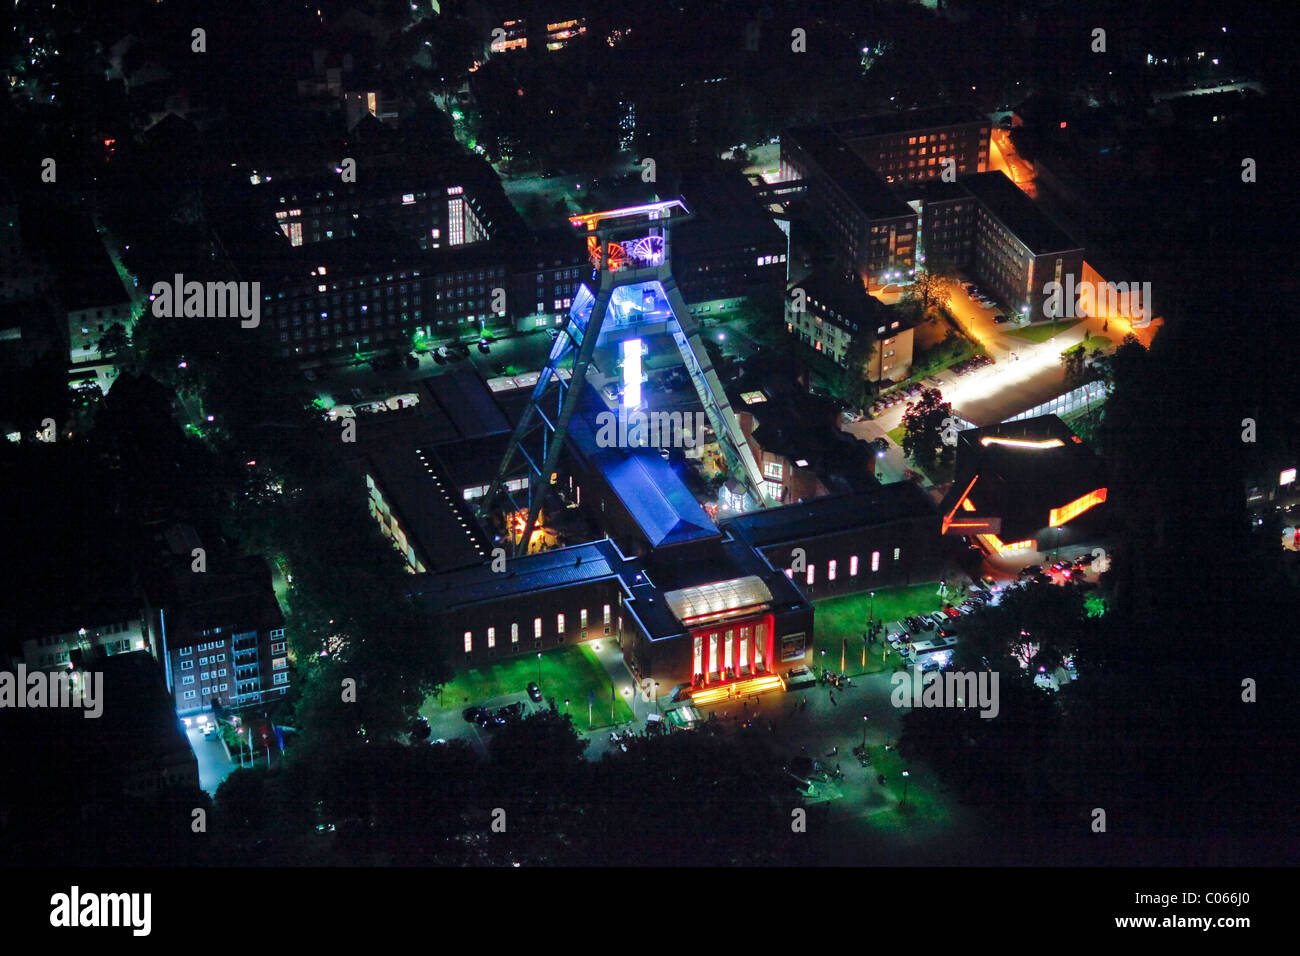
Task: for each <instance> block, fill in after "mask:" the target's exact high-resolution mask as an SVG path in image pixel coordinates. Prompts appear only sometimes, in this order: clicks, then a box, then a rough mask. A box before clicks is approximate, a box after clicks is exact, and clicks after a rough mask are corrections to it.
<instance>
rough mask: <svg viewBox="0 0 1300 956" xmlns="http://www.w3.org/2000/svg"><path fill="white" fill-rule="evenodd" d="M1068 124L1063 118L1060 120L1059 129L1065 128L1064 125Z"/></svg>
mask: <svg viewBox="0 0 1300 956" xmlns="http://www.w3.org/2000/svg"><path fill="white" fill-rule="evenodd" d="M1069 125H1070V124H1069V123H1067V122H1066V121H1065V120H1061V129H1065V127H1067V126H1069Z"/></svg>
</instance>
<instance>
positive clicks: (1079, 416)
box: [1061, 398, 1106, 429]
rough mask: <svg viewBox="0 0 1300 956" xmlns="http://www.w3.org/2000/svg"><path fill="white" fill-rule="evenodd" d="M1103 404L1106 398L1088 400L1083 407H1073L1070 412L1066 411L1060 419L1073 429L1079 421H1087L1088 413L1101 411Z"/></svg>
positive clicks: (1093, 413)
mask: <svg viewBox="0 0 1300 956" xmlns="http://www.w3.org/2000/svg"><path fill="white" fill-rule="evenodd" d="M1105 404H1106V399H1104V398H1099V399H1097V401H1095V402H1090V403H1089V404H1087V405H1085V406H1084V407H1083V408H1079V409H1075V410H1074V411H1072V412H1067V413H1066V414H1064V415H1062V416H1061V421H1062V422H1064V423H1065V424H1066V425H1068V426H1069V427H1070V428H1072V429H1073V428H1074V426H1075V425H1076V424H1078V423H1079V422H1082V421H1087V420H1088V417H1089V416H1090V415H1096V414H1098V413H1099V412H1100V411H1101V408H1102V406H1103V405H1105Z"/></svg>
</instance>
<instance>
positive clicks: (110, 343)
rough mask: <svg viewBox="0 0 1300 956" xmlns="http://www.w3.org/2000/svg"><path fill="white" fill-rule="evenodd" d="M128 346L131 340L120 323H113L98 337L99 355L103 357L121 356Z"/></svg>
mask: <svg viewBox="0 0 1300 956" xmlns="http://www.w3.org/2000/svg"><path fill="white" fill-rule="evenodd" d="M130 345H131V339H130V337H129V336H127V334H126V328H125V327H124V326H123V325H122V323H121V322H114V323H113V324H112V325H110V326H109V327H108V328H107V329H105V330H104V334H103V335H101V336H100V337H99V345H98V348H99V354H100V355H103V356H109V355H121V354H122V353H123V352H125V351H126V350H127V349H128V348H129V347H130Z"/></svg>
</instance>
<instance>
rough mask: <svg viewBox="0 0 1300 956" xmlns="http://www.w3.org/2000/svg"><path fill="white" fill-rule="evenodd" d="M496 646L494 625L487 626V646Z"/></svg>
mask: <svg viewBox="0 0 1300 956" xmlns="http://www.w3.org/2000/svg"><path fill="white" fill-rule="evenodd" d="M496 646H497V629H496V628H495V627H489V628H488V647H496Z"/></svg>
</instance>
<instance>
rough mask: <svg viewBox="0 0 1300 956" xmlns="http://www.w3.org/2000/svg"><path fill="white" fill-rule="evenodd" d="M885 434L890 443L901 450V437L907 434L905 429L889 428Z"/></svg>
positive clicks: (902, 427)
mask: <svg viewBox="0 0 1300 956" xmlns="http://www.w3.org/2000/svg"><path fill="white" fill-rule="evenodd" d="M885 434H886V435H888V436H889V440H890V441H892V442H893V443H894V444H895V445H897V446H898V447H899V448H902V447H903V436H904V435H906V434H907V428H906V427H904V426H903V425H899V426H898V427H897V428H891V429H890V430H889V431H887V432H885Z"/></svg>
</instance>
